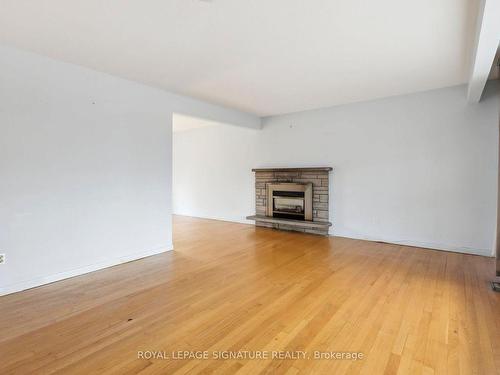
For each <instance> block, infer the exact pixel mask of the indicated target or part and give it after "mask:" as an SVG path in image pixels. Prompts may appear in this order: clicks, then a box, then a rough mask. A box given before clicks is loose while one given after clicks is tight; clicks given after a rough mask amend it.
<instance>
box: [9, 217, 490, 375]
mask: <svg viewBox="0 0 500 375" xmlns="http://www.w3.org/2000/svg"><path fill="white" fill-rule="evenodd" d="M174 245H175V251H171V252H168V253H164V254H160V255H156V256H152V257H149V258H145V259H142V260H139V261H135V262H130V263H127V264H123V265H120V266H116V267H112V268H108V269H105V270H101V271H98V272H93V273H90V274H87V275H83V276H79V277H75V278H72V279H68V280H64V281H61V282H57V283H53V284H50V285H46V286H43V287H39V288H35V289H31V290H28V291H25V292H21V293H16V294H12V295H8V296H4V297H0V332H1V335H0V373H1V374H4V375H5V374H31V373H33V374H136V373H141V374H173V373H176V374H187V373H189V374H197V373H220V374H235V373H237V374H259V373H266V374H274V373H275V374H313V373H314V374H464V375H465V374H467V375H469V374H481V375H490V374H491V375H493V374H500V294H498V293H494V292H493V291H491V290H490V287H489V285H488V282H489V280H490V279H491V277H492V276H493V272H494V259H492V258H486V257H479V256H472V255H463V254H455V253H448V252H440V251H433V250H424V249H418V248H413V247H405V246H397V245H389V244H381V243H375V242H368V241H359V240H351V239H345V238H337V237H334V238H326V237H317V236H313V235H304V234H300V233H288V232H279V231H273V230H270V229H265V228H255V227H253V226H250V225H244V224H233V223H227V222H221V221H212V220H203V219H195V218H188V217H175V218H174ZM148 351H156V352H159V353H160V354H161V353H163V352H165V354H166V355H168V356H170V358H169V359H162V358H155V359H151V358H149V359H142V358H138V355H139V354H138V352H143V353H144V352H145V353H150V352H148ZM177 351H188V352H189V354H188V355H192V354H193V353H194V352H197V351H201V352H203V351H206V352H207V353H208V356H209V359H189V358H186V359H181V358H179V359H173V358H171V356H172V352H177ZM244 351H248V352H246V353H248V354H247V355H249V356H250V355H256V353H257V352H259V353H261V355H269V356H273V355H281V354H283V353H298V352H306V353H307V356H308V357H306V358H299V359H293V358H284V359H276V358H275V359H263V360H254V359H250V358H235V359H229V360H221V359H215V358H214V356H215V355H222V354H223V353H226V355H230V353H233V355H237V354H238V353H239V355H240V356H241V355H242V353H245V352H244ZM315 352H321V353H324V355H326V354H325V353H329V352H356V353H358V352H359V353H363V355H364V358H363V359H360V360H356V361H354V360H347V359H343V360H340V359H337V360H332V359H320V360H315V359H314V353H315ZM217 353H219V354H217ZM252 353H253V354H252ZM265 353H267V354H265ZM195 354H200V355H204V354H203V353H195Z"/></svg>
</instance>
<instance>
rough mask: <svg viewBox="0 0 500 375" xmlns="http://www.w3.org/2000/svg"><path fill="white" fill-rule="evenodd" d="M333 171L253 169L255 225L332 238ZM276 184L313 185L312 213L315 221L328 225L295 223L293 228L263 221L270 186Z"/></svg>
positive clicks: (322, 169)
mask: <svg viewBox="0 0 500 375" xmlns="http://www.w3.org/2000/svg"><path fill="white" fill-rule="evenodd" d="M331 170H332V168H330V167H318V168H268V169H253V170H252V171H254V172H255V210H256V215H255V216H254V217H253V220H255V225H257V226H261V227H268V228H275V229H283V230H293V231H299V232H306V233H313V234H321V235H328V228H329V226H330V225H331V223H330V222H329V218H330V216H329V208H328V200H329V197H328V196H329V174H330V171H331ZM276 182H293V183H307V182H311V183H312V184H313V199H312V200H313V202H312V213H313V220H312V221H313V222H314V223H317V224H320V223H324V224H325V225H324V226H317V225H315V226H312V225H308V223H311V222H308V221H303V222H299V223H294V225H289V224H285V223H272V222H263V221H259V220H258V217H259V216H261V217H262V216H265V215H266V205H267V192H266V184H268V183H276Z"/></svg>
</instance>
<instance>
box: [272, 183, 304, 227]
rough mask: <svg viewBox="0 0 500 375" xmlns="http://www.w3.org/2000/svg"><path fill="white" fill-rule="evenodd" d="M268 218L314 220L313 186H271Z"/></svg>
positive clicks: (283, 184) (282, 184) (290, 184)
mask: <svg viewBox="0 0 500 375" xmlns="http://www.w3.org/2000/svg"><path fill="white" fill-rule="evenodd" d="M267 190H268V201H267V202H268V206H267V216H273V217H278V218H284V219H294V220H312V184H293V183H280V184H269V185H268V186H267Z"/></svg>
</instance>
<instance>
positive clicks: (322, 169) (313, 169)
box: [252, 167, 333, 172]
mask: <svg viewBox="0 0 500 375" xmlns="http://www.w3.org/2000/svg"><path fill="white" fill-rule="evenodd" d="M303 171H304V172H316V171H318V172H331V171H333V168H332V167H304V168H299V167H297V168H254V169H252V172H303Z"/></svg>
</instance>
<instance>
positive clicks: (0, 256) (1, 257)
mask: <svg viewBox="0 0 500 375" xmlns="http://www.w3.org/2000/svg"><path fill="white" fill-rule="evenodd" d="M4 263H5V254H0V264H4Z"/></svg>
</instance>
